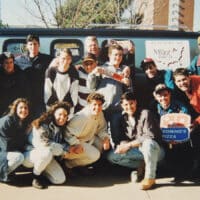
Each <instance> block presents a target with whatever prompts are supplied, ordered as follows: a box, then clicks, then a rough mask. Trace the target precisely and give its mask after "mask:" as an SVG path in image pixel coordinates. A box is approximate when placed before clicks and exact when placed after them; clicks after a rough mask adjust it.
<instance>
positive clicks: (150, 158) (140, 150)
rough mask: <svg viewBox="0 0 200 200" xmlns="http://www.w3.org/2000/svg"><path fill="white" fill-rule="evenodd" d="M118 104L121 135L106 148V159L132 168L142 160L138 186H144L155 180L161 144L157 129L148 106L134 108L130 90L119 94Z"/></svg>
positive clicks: (161, 154) (134, 99) (144, 188)
mask: <svg viewBox="0 0 200 200" xmlns="http://www.w3.org/2000/svg"><path fill="white" fill-rule="evenodd" d="M121 106H122V108H123V115H122V116H121V120H120V127H121V129H120V133H121V135H120V137H119V139H118V142H117V143H115V144H114V146H115V147H114V149H112V150H111V151H110V152H109V154H108V160H109V161H110V162H112V163H115V164H118V165H122V166H125V167H129V168H133V169H134V168H137V167H139V165H140V163H141V162H142V160H144V162H145V176H144V179H143V181H142V182H141V189H142V190H148V189H150V188H152V186H153V185H154V184H155V178H156V169H157V163H158V161H159V160H161V159H162V157H163V153H164V152H163V151H162V147H161V143H162V142H161V140H162V138H161V131H160V128H159V126H158V123H157V121H155V119H154V117H153V115H152V114H151V113H150V112H149V111H148V110H140V109H138V108H137V102H136V98H135V96H134V94H133V93H130V92H127V93H124V94H123V95H122V97H121ZM138 173H139V171H138ZM139 175H140V174H138V176H139ZM138 179H140V177H138ZM138 181H139V180H138Z"/></svg>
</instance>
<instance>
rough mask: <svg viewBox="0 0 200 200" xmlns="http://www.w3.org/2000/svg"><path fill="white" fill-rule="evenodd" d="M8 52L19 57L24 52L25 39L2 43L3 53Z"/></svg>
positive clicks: (9, 40)
mask: <svg viewBox="0 0 200 200" xmlns="http://www.w3.org/2000/svg"><path fill="white" fill-rule="evenodd" d="M5 51H9V52H11V53H12V54H14V56H15V57H16V56H19V55H21V54H23V53H24V52H25V51H26V40H25V39H8V40H5V41H4V43H3V52H5Z"/></svg>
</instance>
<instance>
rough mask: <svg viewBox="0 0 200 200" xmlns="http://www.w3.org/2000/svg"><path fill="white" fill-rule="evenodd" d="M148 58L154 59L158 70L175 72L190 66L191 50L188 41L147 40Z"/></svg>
mask: <svg viewBox="0 0 200 200" xmlns="http://www.w3.org/2000/svg"><path fill="white" fill-rule="evenodd" d="M145 46H146V57H147V58H152V59H153V60H154V61H155V63H156V65H157V68H158V69H171V70H173V71H174V70H175V69H177V68H180V67H184V68H185V67H187V66H188V65H189V64H190V48H189V42H188V41H187V40H153V41H150V40H147V41H146V42H145Z"/></svg>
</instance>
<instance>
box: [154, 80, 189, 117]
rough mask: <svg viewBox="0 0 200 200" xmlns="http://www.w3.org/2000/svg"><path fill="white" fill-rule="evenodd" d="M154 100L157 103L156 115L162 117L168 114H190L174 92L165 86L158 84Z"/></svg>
mask: <svg viewBox="0 0 200 200" xmlns="http://www.w3.org/2000/svg"><path fill="white" fill-rule="evenodd" d="M153 95H154V98H155V100H156V101H157V109H156V113H157V114H158V115H159V117H160V116H162V115H164V114H167V113H187V114H190V113H189V110H188V108H187V107H186V106H185V105H184V104H183V103H182V102H180V101H178V100H177V99H176V98H175V97H174V96H172V90H171V89H170V88H168V87H167V86H166V85H165V84H162V83H160V84H158V85H157V86H156V87H155V90H154V92H153Z"/></svg>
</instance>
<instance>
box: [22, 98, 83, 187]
mask: <svg viewBox="0 0 200 200" xmlns="http://www.w3.org/2000/svg"><path fill="white" fill-rule="evenodd" d="M69 112H70V105H69V104H68V103H67V102H59V103H55V104H53V105H52V106H51V107H50V108H49V110H48V111H47V112H46V113H44V114H43V115H41V116H40V117H39V118H38V119H36V120H34V121H33V123H32V127H31V130H30V132H29V137H28V141H29V143H30V144H31V145H32V147H30V148H28V149H27V152H25V160H24V163H23V164H24V166H26V167H29V168H32V167H33V182H32V185H33V187H35V188H38V189H43V188H44V187H45V185H44V184H43V181H42V176H41V174H42V173H43V174H44V175H45V176H46V177H47V178H48V179H49V181H50V182H51V183H53V184H62V183H64V182H65V180H66V177H65V173H64V171H63V169H62V167H61V166H60V164H59V162H58V159H62V158H64V157H65V158H66V157H67V154H69V153H71V152H73V153H79V150H80V152H81V151H82V149H81V148H79V146H73V147H69V145H68V144H67V142H65V139H64V133H65V129H66V123H67V121H68V115H69ZM55 157H56V158H55Z"/></svg>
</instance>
